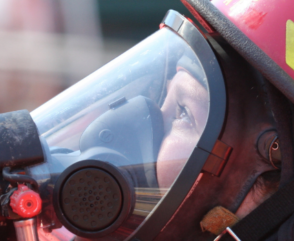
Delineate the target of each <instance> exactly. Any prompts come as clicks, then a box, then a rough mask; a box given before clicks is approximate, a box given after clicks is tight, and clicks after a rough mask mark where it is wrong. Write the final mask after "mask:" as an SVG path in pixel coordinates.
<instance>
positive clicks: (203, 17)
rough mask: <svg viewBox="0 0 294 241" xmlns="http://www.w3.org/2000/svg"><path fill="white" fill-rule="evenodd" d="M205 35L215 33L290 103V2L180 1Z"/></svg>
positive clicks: (293, 21)
mask: <svg viewBox="0 0 294 241" xmlns="http://www.w3.org/2000/svg"><path fill="white" fill-rule="evenodd" d="M182 2H183V3H184V5H185V6H186V7H187V8H188V9H189V10H190V11H191V13H192V14H193V15H194V16H195V17H196V19H197V20H198V21H199V22H200V23H202V25H203V27H204V28H205V29H206V30H207V32H208V33H210V34H211V33H215V32H217V33H219V34H220V35H221V36H222V37H223V38H225V39H226V41H228V43H230V45H231V46H233V48H235V49H236V50H237V51H238V52H239V53H240V54H241V55H242V56H243V57H244V58H245V59H247V60H248V61H249V62H250V63H251V64H252V65H253V66H254V67H255V68H257V69H258V70H259V71H260V72H261V73H262V74H263V75H264V76H265V77H266V78H267V79H268V80H269V81H270V82H271V83H272V84H274V85H275V86H276V88H278V89H279V90H280V91H281V92H282V93H283V94H284V95H286V96H287V98H289V99H290V100H291V101H292V102H293V100H294V81H293V79H294V12H293V8H294V5H293V2H292V1H277V0H272V1H270V2H269V1H265V0H248V1H247V0H223V1H221V0H212V1H197V0H182Z"/></svg>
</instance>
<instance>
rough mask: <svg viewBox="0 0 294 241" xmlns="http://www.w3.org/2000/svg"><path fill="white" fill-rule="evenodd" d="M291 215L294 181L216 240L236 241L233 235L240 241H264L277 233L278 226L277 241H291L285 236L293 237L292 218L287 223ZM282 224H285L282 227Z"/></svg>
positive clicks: (293, 203)
mask: <svg viewBox="0 0 294 241" xmlns="http://www.w3.org/2000/svg"><path fill="white" fill-rule="evenodd" d="M293 213H294V180H292V181H291V182H289V183H288V184H286V185H285V186H283V187H282V188H280V189H279V190H278V191H277V192H276V193H275V194H273V195H272V196H271V197H270V198H269V199H267V200H266V201H265V202H263V203H262V204H261V205H260V206H258V207H257V208H256V209H255V210H253V211H252V212H251V213H250V214H248V215H247V216H246V217H245V218H243V219H242V220H240V221H239V222H238V223H236V224H235V225H234V226H233V227H232V228H231V229H229V230H227V231H224V232H223V234H221V235H219V236H218V237H217V240H220V241H225V240H226V241H233V240H237V239H236V237H234V235H236V236H237V238H238V239H239V240H242V241H257V240H265V239H266V237H267V236H269V235H270V234H273V232H274V231H277V230H278V228H279V227H280V226H281V229H280V230H279V233H278V236H279V240H292V237H289V236H287V238H286V236H285V235H287V233H288V234H290V235H293V232H294V230H293V229H292V226H291V225H293V223H294V222H293V220H292V218H290V219H289V220H288V221H287V219H288V218H289V217H290V216H291V215H292V214H293ZM293 218H294V217H293ZM283 223H285V224H284V225H282V224H283ZM289 225H290V226H289ZM289 228H290V229H289ZM283 229H284V231H283ZM231 231H232V232H231ZM289 232H290V233H289ZM283 236H285V238H283ZM289 238H290V239H289Z"/></svg>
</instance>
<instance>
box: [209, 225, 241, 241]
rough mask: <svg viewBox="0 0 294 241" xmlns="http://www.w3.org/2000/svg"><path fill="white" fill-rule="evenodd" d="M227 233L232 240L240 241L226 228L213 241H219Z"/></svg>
mask: <svg viewBox="0 0 294 241" xmlns="http://www.w3.org/2000/svg"><path fill="white" fill-rule="evenodd" d="M226 232H228V233H229V234H230V235H231V236H232V238H233V239H235V240H236V241H241V239H239V237H238V236H237V235H236V234H235V233H234V232H233V230H232V229H230V228H229V227H226V229H225V230H224V231H223V232H222V233H221V234H220V235H218V236H217V237H216V238H215V239H214V240H213V241H218V240H220V239H221V237H222V236H223V235H224V234H225V233H226Z"/></svg>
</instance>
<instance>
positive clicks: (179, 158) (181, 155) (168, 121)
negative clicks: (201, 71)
mask: <svg viewBox="0 0 294 241" xmlns="http://www.w3.org/2000/svg"><path fill="white" fill-rule="evenodd" d="M208 99H209V97H208V92H207V90H206V89H205V88H204V87H203V86H202V85H201V84H200V83H199V82H198V81H197V80H195V79H194V78H193V77H192V76H191V75H190V74H189V73H187V72H185V71H179V72H177V74H176V75H175V76H174V78H173V80H172V81H171V82H170V85H169V87H168V94H167V97H166V99H165V102H164V104H163V106H162V108H161V110H162V115H163V122H164V132H165V135H164V138H163V141H162V144H161V148H160V151H159V155H158V162H157V177H158V182H159V186H160V187H162V188H168V187H170V186H171V184H172V183H173V181H174V180H175V178H176V177H177V176H178V174H179V172H180V171H181V170H182V168H183V166H184V165H185V163H186V161H187V159H188V158H189V156H190V154H191V153H192V150H193V149H194V147H195V146H196V144H197V142H198V140H199V138H200V136H201V134H202V132H203V130H204V127H205V124H206V120H207V116H208V108H209V107H208ZM178 150H179V151H178Z"/></svg>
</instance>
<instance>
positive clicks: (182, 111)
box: [176, 103, 191, 122]
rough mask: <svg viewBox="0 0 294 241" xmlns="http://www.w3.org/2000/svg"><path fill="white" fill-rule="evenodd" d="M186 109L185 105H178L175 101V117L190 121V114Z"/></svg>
mask: <svg viewBox="0 0 294 241" xmlns="http://www.w3.org/2000/svg"><path fill="white" fill-rule="evenodd" d="M188 112H189V111H188V109H187V107H185V106H182V105H180V104H179V103H177V110H176V119H178V120H185V121H189V122H190V121H191V120H190V116H189V113H188Z"/></svg>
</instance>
